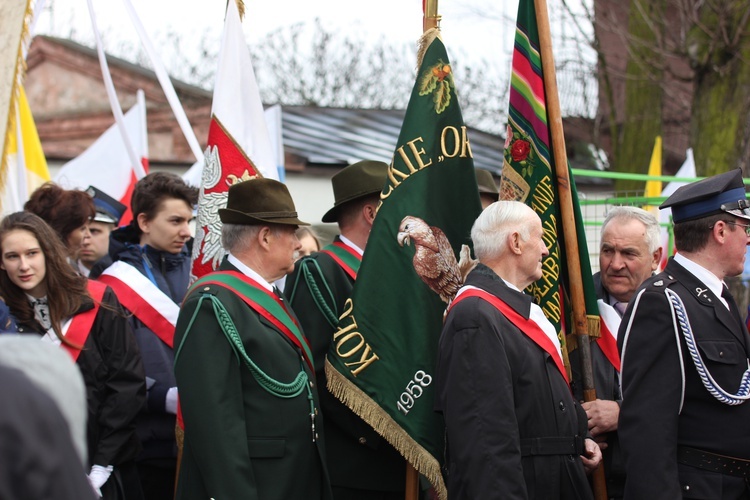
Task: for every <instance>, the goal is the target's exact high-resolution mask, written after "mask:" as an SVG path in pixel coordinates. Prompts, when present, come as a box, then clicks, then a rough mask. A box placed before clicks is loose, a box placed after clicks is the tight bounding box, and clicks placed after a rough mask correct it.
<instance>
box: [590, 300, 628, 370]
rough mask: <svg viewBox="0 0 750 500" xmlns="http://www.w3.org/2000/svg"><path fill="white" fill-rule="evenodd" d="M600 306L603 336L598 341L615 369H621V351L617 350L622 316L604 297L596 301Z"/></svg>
mask: <svg viewBox="0 0 750 500" xmlns="http://www.w3.org/2000/svg"><path fill="white" fill-rule="evenodd" d="M596 303H597V305H598V306H599V317H601V319H602V321H601V332H602V333H601V337H600V338H599V339H598V340H597V341H596V343H597V344H598V345H599V348H600V349H601V350H602V353H604V356H605V357H606V358H607V361H609V362H610V364H611V365H612V366H614V367H615V370H617V371H618V372H619V371H620V353H619V351H618V350H617V331H618V330H619V329H620V322H621V321H622V318H621V317H620V315H619V314H618V313H617V310H615V308H614V307H612V306H611V305H609V304H607V303H606V302H604V301H603V300H602V299H599V300H597V301H596Z"/></svg>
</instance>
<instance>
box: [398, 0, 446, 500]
mask: <svg viewBox="0 0 750 500" xmlns="http://www.w3.org/2000/svg"><path fill="white" fill-rule="evenodd" d="M422 12H423V17H422V33H424V32H426V31H427V30H429V29H431V28H437V27H438V24H439V22H440V16H439V15H438V13H437V12H438V0H422ZM404 498H405V500H418V499H419V473H418V472H417V469H415V468H414V466H413V465H412V464H410V463H409V462H406V491H405V494H404Z"/></svg>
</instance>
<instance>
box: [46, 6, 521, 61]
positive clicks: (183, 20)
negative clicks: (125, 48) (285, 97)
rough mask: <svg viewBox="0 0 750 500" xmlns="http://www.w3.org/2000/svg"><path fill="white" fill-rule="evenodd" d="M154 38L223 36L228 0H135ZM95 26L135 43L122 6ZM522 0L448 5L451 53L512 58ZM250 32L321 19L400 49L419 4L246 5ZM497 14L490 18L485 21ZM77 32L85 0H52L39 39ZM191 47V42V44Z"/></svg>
mask: <svg viewBox="0 0 750 500" xmlns="http://www.w3.org/2000/svg"><path fill="white" fill-rule="evenodd" d="M131 2H132V4H133V6H134V7H135V10H136V12H138V15H139V17H140V19H141V22H142V23H143V24H144V26H145V28H146V31H147V32H148V33H149V35H150V36H151V37H152V38H154V39H156V38H158V36H159V34H160V33H165V32H167V31H170V30H172V31H177V32H179V33H183V34H184V35H185V38H187V39H188V40H189V39H190V37H191V36H192V37H195V38H198V37H199V36H201V35H203V34H204V33H206V32H208V33H209V34H215V36H216V39H217V43H218V37H219V34H220V32H221V28H222V24H223V18H224V10H225V6H226V0H131ZM93 3H94V9H95V11H96V16H97V24H98V26H99V28H100V30H101V31H102V33H104V36H105V38H106V41H107V43H116V42H117V41H119V40H132V41H133V42H134V43H135V42H136V41H137V35H136V33H135V31H134V30H133V28H132V26H131V25H130V21H129V17H128V15H127V14H126V11H125V9H124V7H123V4H122V1H121V0H94V1H93ZM517 5H518V4H517V0H502V1H500V2H498V1H497V0H496V1H494V2H493V1H489V0H451V1H448V0H443V2H442V3H441V4H440V6H439V10H440V14H441V15H442V16H443V22H442V31H443V39H444V41H445V43H446V46H447V47H448V49H449V51H450V50H451V48H452V47H455V49H454V50H458V49H461V50H463V51H465V52H466V53H467V54H472V53H476V54H478V55H481V56H485V57H486V56H488V55H491V54H495V57H497V56H498V55H499V54H505V53H509V51H510V47H511V44H512V39H513V32H512V27H508V26H503V24H506V25H507V24H509V23H501V22H500V21H499V20H498V19H497V17H498V16H501V15H503V14H507V16H508V17H509V18H511V19H512V18H515V12H516V9H517ZM245 10H246V14H245V19H244V21H243V27H244V31H245V34H246V37H247V40H248V42H249V43H251V44H252V43H253V41H254V40H256V41H257V40H259V39H260V38H262V37H263V36H264V35H266V34H267V33H268V32H270V31H273V30H275V29H278V28H280V27H283V26H288V25H291V24H295V23H300V22H306V21H312V20H314V19H315V18H316V17H317V18H319V19H320V20H321V22H322V23H323V26H324V27H325V28H327V29H331V30H341V31H342V32H344V33H349V34H354V35H357V36H363V37H371V38H373V39H375V40H377V39H380V38H383V39H385V40H386V41H389V42H394V43H402V42H403V43H414V42H415V41H416V40H417V39H418V38H419V35H420V34H421V31H422V4H421V0H377V1H372V2H362V1H352V0H275V1H273V0H272V1H269V0H263V1H260V0H245ZM481 12H491V13H492V18H482V17H480V16H481V14H480V13H481ZM71 29H74V30H75V32H76V35H77V36H78V37H83V38H87V34H88V33H89V32H91V22H90V20H89V16H88V9H87V4H86V0H46V4H45V6H44V11H43V13H42V14H41V16H40V18H39V20H38V22H37V28H36V31H37V33H48V34H54V35H58V36H60V35H63V36H64V35H67V34H68V33H70V30H71ZM188 43H189V42H188Z"/></svg>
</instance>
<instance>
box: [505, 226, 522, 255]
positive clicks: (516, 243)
mask: <svg viewBox="0 0 750 500" xmlns="http://www.w3.org/2000/svg"><path fill="white" fill-rule="evenodd" d="M521 242H522V240H521V233H519V232H518V231H513V232H512V233H510V234H509V235H508V244H509V246H510V250H511V251H512V252H513V253H514V254H517V255H521Z"/></svg>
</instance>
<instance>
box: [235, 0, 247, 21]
mask: <svg viewBox="0 0 750 500" xmlns="http://www.w3.org/2000/svg"><path fill="white" fill-rule="evenodd" d="M235 1H236V2H237V11H238V12H239V13H240V21H242V20H243V19H244V18H245V2H243V1H242V0H235Z"/></svg>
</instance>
